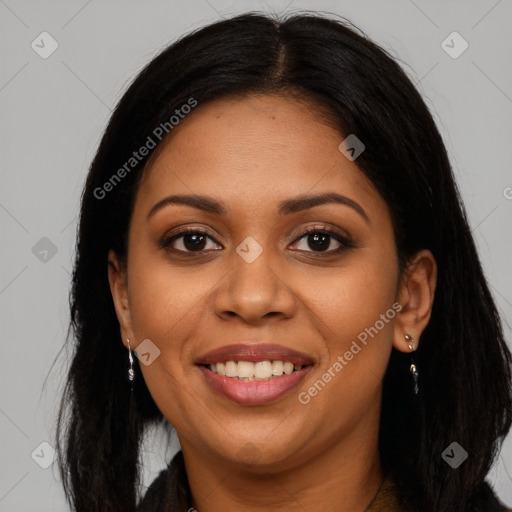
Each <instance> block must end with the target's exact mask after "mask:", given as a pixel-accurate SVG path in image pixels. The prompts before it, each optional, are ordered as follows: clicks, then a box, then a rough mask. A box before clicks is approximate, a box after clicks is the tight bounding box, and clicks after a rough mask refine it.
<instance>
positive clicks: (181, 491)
mask: <svg viewBox="0 0 512 512" xmlns="http://www.w3.org/2000/svg"><path fill="white" fill-rule="evenodd" d="M189 500H190V489H189V486H188V480H187V476H186V472H185V464H184V460H183V453H182V452H181V451H179V452H177V453H176V455H175V456H174V458H173V459H172V461H171V462H170V463H169V464H168V466H167V468H165V469H163V470H162V471H160V473H159V474H158V476H157V477H156V478H155V479H154V480H153V482H152V483H151V485H150V486H149V487H148V489H147V491H146V493H145V494H144V497H143V498H142V500H141V502H140V503H139V504H138V506H137V512H174V511H178V510H180V511H181V510H186V509H187V508H188V507H189Z"/></svg>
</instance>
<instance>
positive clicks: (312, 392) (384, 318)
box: [298, 302, 402, 405]
mask: <svg viewBox="0 0 512 512" xmlns="http://www.w3.org/2000/svg"><path fill="white" fill-rule="evenodd" d="M401 310H402V305H401V304H400V303H398V302H395V303H394V304H393V305H392V306H391V308H389V309H388V310H387V311H386V312H385V313H383V314H381V315H380V318H379V320H377V321H376V322H375V323H374V324H373V325H372V326H371V327H367V328H365V329H364V331H361V332H360V333H359V334H358V335H357V340H352V344H351V345H350V348H349V349H348V350H346V351H345V352H344V353H343V355H338V357H337V358H336V361H335V362H334V363H333V364H332V365H331V366H330V367H329V368H328V369H327V370H326V371H325V372H324V373H323V374H322V376H321V377H320V378H319V379H317V380H316V382H315V383H314V384H313V385H312V386H310V387H309V388H308V390H307V391H301V392H300V393H299V395H298V401H299V402H300V403H301V404H303V405H306V404H309V402H311V398H313V397H315V396H316V395H318V393H319V392H320V391H322V390H323V389H324V388H325V386H326V385H327V384H328V383H329V382H331V380H332V379H333V378H334V377H336V376H337V375H338V374H339V373H340V372H341V371H342V370H343V369H344V368H345V366H347V364H348V363H349V362H350V361H352V359H353V358H354V356H356V355H357V354H359V352H361V350H362V348H363V347H362V346H361V345H363V346H366V345H368V341H369V340H368V337H370V338H373V337H374V336H376V335H377V334H378V333H379V331H381V330H382V329H384V327H385V325H386V324H388V323H389V322H390V321H391V320H392V319H393V318H395V316H396V314H397V313H399V312H400V311H401ZM358 341H359V343H358Z"/></svg>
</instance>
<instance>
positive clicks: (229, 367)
mask: <svg viewBox="0 0 512 512" xmlns="http://www.w3.org/2000/svg"><path fill="white" fill-rule="evenodd" d="M238 376H239V375H238V365H237V364H236V363H235V361H228V362H227V363H226V377H238Z"/></svg>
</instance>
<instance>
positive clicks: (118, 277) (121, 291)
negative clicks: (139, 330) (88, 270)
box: [108, 250, 133, 348]
mask: <svg viewBox="0 0 512 512" xmlns="http://www.w3.org/2000/svg"><path fill="white" fill-rule="evenodd" d="M108 282H109V284H110V293H111V294H112V299H113V301H114V307H115V310H116V315H117V320H118V321H119V326H120V333H121V339H122V340H123V345H124V346H125V347H126V348H128V344H127V342H126V339H127V338H128V339H130V340H133V331H132V318H131V310H130V303H129V300H128V282H127V276H126V269H124V268H123V266H122V265H121V263H120V261H119V259H118V257H117V255H116V254H115V252H114V251H112V250H110V251H109V253H108ZM132 347H133V345H132Z"/></svg>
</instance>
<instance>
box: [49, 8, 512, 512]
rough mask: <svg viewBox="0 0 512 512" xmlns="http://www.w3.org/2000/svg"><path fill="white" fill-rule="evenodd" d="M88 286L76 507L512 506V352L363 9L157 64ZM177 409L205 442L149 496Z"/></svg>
mask: <svg viewBox="0 0 512 512" xmlns="http://www.w3.org/2000/svg"><path fill="white" fill-rule="evenodd" d="M71 299H72V300H71V313H72V328H73V331H74V336H75V339H76V351H75V354H74V358H73V361H72V365H71V368H70V371H69V378H68V385H67V390H66V395H65V396H64V399H63V403H62V407H61V413H60V417H59V425H58V438H59V440H60V444H59V456H60V459H59V460H60V468H61V472H62V476H63V481H64V486H65V490H66V493H67V496H68V499H69V501H70V503H71V505H72V506H73V507H74V508H75V509H76V510H78V511H82V510H83V511H87V512H91V511H100V510H101V511H102V512H105V511H114V510H115V511H121V510H122V511H134V510H141V511H149V510H155V511H156V510H158V511H163V510H179V511H182V510H194V509H196V510H199V511H200V512H211V511H221V510H222V511H224V510H236V509H238V510H244V511H253V510H270V509H271V510H308V511H311V512H312V511H316V510H323V511H324V510H340V511H361V512H362V511H364V510H366V511H374V512H375V511H378V510H393V511H398V510H404V511H405V510H409V511H425V512H427V511H428V512H434V511H436V512H444V511H446V512H448V511H450V512H453V511H480V510H506V508H505V506H503V505H502V504H500V503H499V500H498V499H497V497H496V496H495V495H494V493H493V491H492V490H491V488H490V486H489V485H488V483H486V481H485V478H486V476H487V474H488V471H489V469H490V467H491V465H492V463H493V460H494V457H495V455H496V453H497V452H498V450H499V448H500V443H501V441H502V440H503V438H504V437H505V436H506V434H507V432H508V430H509V428H510V424H511V402H512V393H511V354H510V352H509V350H508V348H507V346H506V343H505V340H504V336H503V332H502V327H501V324H500V319H499V316H498V313H497V311H496V307H495V304H494V302H493V298H492V296H491V294H490V291H489V287H488V285H487V283H486V280H485V278H484V275H483V272H482V268H481V265H480V262H479V259H478V255H477V252H476V249H475V245H474V241H473V239H472V236H471V232H470V229H469V226H468V223H467V220H466V216H465V213H464V208H463V205H462V203H461V200H460V197H459V193H458V190H457V187H456V185H455V183H454V178H453V175H452V172H451V169H450V164H449V160H448V157H447V153H446V150H445V147H444V144H443V142H442V139H441V137H440V135H439V133H438V131H437V129H436V126H435V123H434V121H433V119H432V116H431V115H430V113H429V111H428V109H427V108H426V106H425V103H424V102H423V100H422V99H421V97H420V95H419V93H418V92H417V91H416V89H415V88H414V86H413V85H412V84H411V82H410V80H409V79H408V78H407V77H406V75H405V74H404V72H403V71H402V70H401V68H400V67H399V66H398V64H397V63H396V62H395V61H394V60H393V59H392V58H391V57H390V56H389V55H388V54H387V53H386V52H385V51H383V50H382V49H381V48H379V47H378V46H377V45H375V44H374V43H372V42H371V41H369V40H368V39H367V38H366V37H365V36H364V35H361V34H359V33H358V32H357V31H356V30H355V29H354V28H352V27H351V26H350V25H349V24H348V23H346V22H344V21H340V20H338V19H334V18H327V17H322V16H318V15H314V14H297V15H293V16H290V17H288V18H286V19H282V20H277V19H274V18H271V17H267V16H263V15H259V14H252V13H251V14H246V15H243V16H238V17H236V18H233V19H228V20H224V21H221V22H218V23H214V24H212V25H210V26H207V27H205V28H203V29H201V30H198V31H196V32H194V33H192V34H190V35H188V36H186V37H184V38H182V39H181V40H179V41H178V42H176V43H175V44H173V45H171V46H170V47H169V48H167V49H166V50H165V51H163V52H162V53H161V54H160V55H158V56H157V57H156V58H155V59H154V60H153V61H152V62H150V63H149V65H148V66H147V67H146V68H145V69H144V70H143V71H142V72H141V73H140V75H139V76H138V77H137V78H136V79H135V81H134V82H133V84H132V85H131V86H130V88H129V89H128V91H127V92H126V93H125V95H124V96H123V98H122V99H121V101H120V103H119V105H118V106H117V108H116V110H115V112H114V114H113V116H112V119H111V120H110V123H109V125H108V128H107V130H106V132H105V134H104V136H103V139H102V141H101V144H100V147H99V149H98V152H97V154H96V157H95V159H94V161H93V163H92V166H91V169H90V172H89V176H88V179H87V183H86V186H85V190H84V194H83V199H82V208H81V218H80V226H79V233H78V244H77V256H76V263H75V271H74V274H73V287H72V295H71ZM135 356H137V357H135ZM141 363H142V364H141ZM155 424H164V425H167V426H170V425H172V426H173V427H174V428H175V429H176V432H177V435H178V438H179V441H180V445H181V451H180V452H178V453H177V454H176V456H175V457H174V459H173V460H172V461H171V462H170V463H169V466H168V468H167V469H166V470H164V471H162V472H161V474H160V475H159V477H158V478H157V479H156V480H155V481H154V482H153V484H152V485H151V487H150V488H149V490H148V491H147V492H146V494H145V496H144V498H143V500H142V501H141V500H139V497H138V494H139V493H138V491H137V486H138V483H139V469H140V468H139V463H138V461H139V455H140V445H141V441H142V439H143V435H144V432H146V431H147V429H148V427H149V426H150V425H155Z"/></svg>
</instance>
